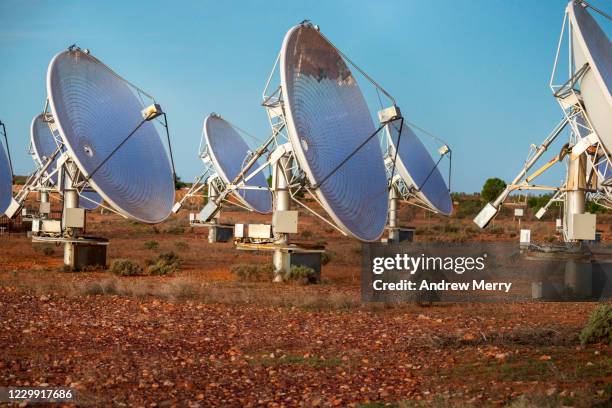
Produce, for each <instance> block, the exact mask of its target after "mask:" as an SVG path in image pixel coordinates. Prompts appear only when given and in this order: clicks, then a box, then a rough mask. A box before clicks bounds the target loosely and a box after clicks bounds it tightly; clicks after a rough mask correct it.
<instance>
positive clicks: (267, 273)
mask: <svg viewBox="0 0 612 408" xmlns="http://www.w3.org/2000/svg"><path fill="white" fill-rule="evenodd" d="M230 271H231V272H232V274H234V275H236V277H237V278H238V280H240V281H245V282H261V281H267V282H269V281H271V280H272V279H273V278H274V268H273V267H272V265H270V264H266V265H258V264H237V265H232V267H231V268H230Z"/></svg>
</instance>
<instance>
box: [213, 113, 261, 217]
mask: <svg viewBox="0 0 612 408" xmlns="http://www.w3.org/2000/svg"><path fill="white" fill-rule="evenodd" d="M204 137H205V138H206V144H207V145H208V152H209V154H210V156H211V161H212V163H213V165H214V167H215V171H216V172H217V174H218V175H219V177H220V178H221V179H222V180H223V182H224V183H226V184H231V183H232V181H233V180H234V179H235V178H236V177H237V176H238V175H239V174H240V172H241V171H242V169H243V165H244V164H245V162H246V161H247V160H248V156H249V155H250V149H249V146H248V145H247V144H246V142H245V141H244V139H243V138H242V137H241V136H240V134H239V133H238V132H237V131H236V130H235V129H234V127H232V125H230V124H229V123H228V122H227V121H225V120H224V119H223V118H221V117H220V116H218V115H209V116H208V117H207V118H206V120H205V121H204ZM257 167H258V166H257ZM253 170H255V169H253ZM252 172H253V171H250V172H247V173H246V174H245V176H244V178H246V177H249V176H250V175H251V173H252ZM247 185H249V186H254V187H259V188H260V189H247V188H239V189H237V190H236V191H234V194H235V196H236V197H237V198H238V199H239V200H240V201H241V202H242V203H243V204H244V205H246V206H247V207H249V208H251V209H252V210H254V211H257V212H259V213H261V214H267V213H269V212H270V211H272V193H271V192H270V190H269V186H268V181H267V180H266V178H265V177H264V175H263V173H261V172H259V173H257V174H255V175H254V176H253V178H251V179H250V180H249V182H248V183H247Z"/></svg>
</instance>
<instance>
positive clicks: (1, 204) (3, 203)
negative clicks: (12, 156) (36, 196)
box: [0, 140, 13, 216]
mask: <svg viewBox="0 0 612 408" xmlns="http://www.w3.org/2000/svg"><path fill="white" fill-rule="evenodd" d="M12 200H13V173H12V171H11V165H10V162H9V158H8V155H7V151H6V146H4V141H3V140H0V216H1V215H3V214H4V212H5V211H6V210H7V209H8V207H9V205H10V204H11V201H12Z"/></svg>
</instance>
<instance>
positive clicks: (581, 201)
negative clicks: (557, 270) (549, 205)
mask: <svg viewBox="0 0 612 408" xmlns="http://www.w3.org/2000/svg"><path fill="white" fill-rule="evenodd" d="M566 187H567V191H566V194H565V206H564V217H565V220H564V221H563V228H564V230H565V236H566V238H567V239H568V240H569V241H575V239H573V237H572V236H571V231H572V230H573V215H574V214H584V213H585V210H586V195H585V188H586V158H585V156H584V155H580V156H579V157H577V158H575V159H574V160H572V159H570V160H568V166H567V185H566Z"/></svg>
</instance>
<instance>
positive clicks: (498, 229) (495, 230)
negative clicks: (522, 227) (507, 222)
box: [489, 225, 504, 235]
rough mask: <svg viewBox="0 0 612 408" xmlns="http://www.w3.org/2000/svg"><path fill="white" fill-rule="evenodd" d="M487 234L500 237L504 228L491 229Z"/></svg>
mask: <svg viewBox="0 0 612 408" xmlns="http://www.w3.org/2000/svg"><path fill="white" fill-rule="evenodd" d="M489 232H490V233H491V234H495V235H502V234H503V233H504V227H502V226H499V225H497V226H495V227H491V229H490V230H489Z"/></svg>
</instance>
